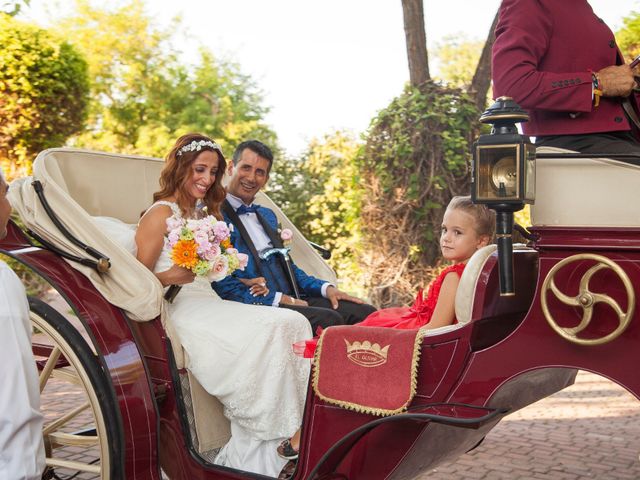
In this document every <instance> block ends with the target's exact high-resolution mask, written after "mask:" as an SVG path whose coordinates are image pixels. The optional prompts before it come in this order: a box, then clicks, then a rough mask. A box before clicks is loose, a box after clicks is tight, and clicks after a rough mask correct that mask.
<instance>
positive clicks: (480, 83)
mask: <svg viewBox="0 0 640 480" xmlns="http://www.w3.org/2000/svg"><path fill="white" fill-rule="evenodd" d="M498 12H499V10H498ZM498 12H496V15H495V17H493V22H492V23H491V28H490V29H489V35H488V36H487V41H486V42H485V44H484V47H483V49H482V55H480V60H479V61H478V66H477V67H476V71H475V73H474V74H473V80H471V86H470V87H469V93H470V94H471V95H472V97H473V99H474V103H475V104H476V106H477V107H478V110H480V111H483V110H484V109H485V107H486V105H487V92H488V91H489V86H490V85H491V49H492V48H493V42H495V40H496V25H497V23H498Z"/></svg>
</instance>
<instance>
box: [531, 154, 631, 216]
mask: <svg viewBox="0 0 640 480" xmlns="http://www.w3.org/2000/svg"><path fill="white" fill-rule="evenodd" d="M537 152H538V153H571V150H565V149H561V148H553V147H540V148H538V150H537ZM638 185H640V166H637V165H631V164H628V163H625V162H621V161H618V160H612V159H608V158H538V159H537V160H536V199H535V203H534V205H532V206H531V223H532V224H533V225H540V226H543V225H544V226H571V227H585V226H590V227H638V226H640V209H638V205H639V204H640V188H638Z"/></svg>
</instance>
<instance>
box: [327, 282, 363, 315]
mask: <svg viewBox="0 0 640 480" xmlns="http://www.w3.org/2000/svg"><path fill="white" fill-rule="evenodd" d="M326 295H327V300H329V301H330V302H331V306H332V307H333V309H334V310H335V309H337V308H338V304H339V302H340V300H348V301H350V302H353V303H359V304H363V303H364V300H362V299H360V298H358V297H352V296H351V295H349V294H348V293H344V292H343V291H342V290H338V289H337V288H336V287H333V286H329V287H328V288H327V292H326Z"/></svg>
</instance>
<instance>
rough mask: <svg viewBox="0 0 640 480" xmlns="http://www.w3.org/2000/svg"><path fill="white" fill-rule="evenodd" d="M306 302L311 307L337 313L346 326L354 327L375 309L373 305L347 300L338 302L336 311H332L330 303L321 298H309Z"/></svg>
mask: <svg viewBox="0 0 640 480" xmlns="http://www.w3.org/2000/svg"><path fill="white" fill-rule="evenodd" d="M307 301H308V302H309V305H311V306H314V307H320V308H324V309H328V310H331V311H332V312H338V313H339V314H340V316H341V317H342V319H343V320H344V323H345V324H346V325H354V324H356V323H358V322H361V321H363V320H364V319H365V318H367V317H368V316H369V315H371V314H372V313H373V312H375V311H376V308H375V307H374V306H373V305H369V304H366V303H355V302H350V301H348V300H340V301H339V302H338V309H337V310H334V309H333V307H332V306H331V302H330V301H329V300H328V299H326V298H323V297H311V298H309V299H307Z"/></svg>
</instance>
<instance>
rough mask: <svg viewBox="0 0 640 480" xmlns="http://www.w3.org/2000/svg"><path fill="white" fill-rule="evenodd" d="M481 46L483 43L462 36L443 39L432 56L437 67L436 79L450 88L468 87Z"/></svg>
mask: <svg viewBox="0 0 640 480" xmlns="http://www.w3.org/2000/svg"><path fill="white" fill-rule="evenodd" d="M483 45H484V42H483V41H479V40H471V39H469V38H468V37H466V36H465V35H464V34H458V35H448V36H446V37H444V38H443V39H442V41H441V42H439V43H437V44H436V46H435V49H434V56H435V58H436V60H437V62H438V65H439V69H438V70H439V75H438V77H439V78H441V79H442V80H444V81H445V82H446V83H447V84H448V85H450V86H452V87H456V88H467V87H469V85H470V84H471V81H472V80H473V74H474V73H475V71H476V67H477V65H478V61H479V60H480V55H481V54H482V47H483Z"/></svg>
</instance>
